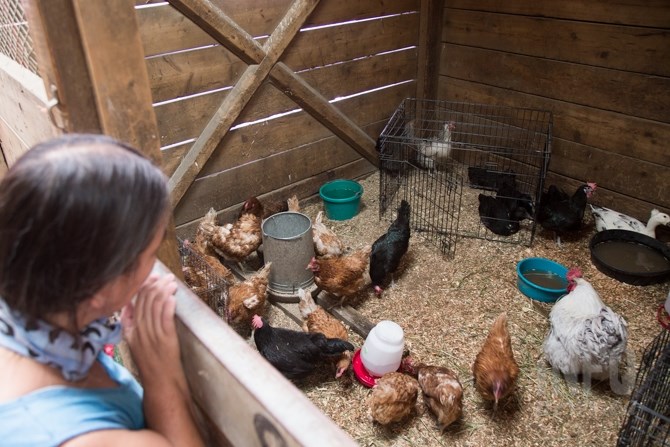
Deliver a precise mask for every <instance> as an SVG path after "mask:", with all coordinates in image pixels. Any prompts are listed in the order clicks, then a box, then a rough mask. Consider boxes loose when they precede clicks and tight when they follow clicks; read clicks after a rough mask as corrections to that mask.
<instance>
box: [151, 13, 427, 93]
mask: <svg viewBox="0 0 670 447" xmlns="http://www.w3.org/2000/svg"><path fill="white" fill-rule="evenodd" d="M417 27H418V17H417V14H408V15H402V16H393V17H388V18H384V19H379V20H372V21H367V22H361V23H351V24H347V25H342V26H337V27H332V28H323V29H317V30H313V31H309V32H305V33H300V35H299V36H297V37H296V39H294V41H293V42H292V43H291V46H290V47H289V48H288V49H287V51H286V52H285V53H284V55H283V56H282V61H283V62H284V63H286V65H288V66H290V67H291V68H293V70H294V71H300V72H303V71H304V70H308V69H311V68H314V67H323V66H329V65H333V64H337V63H341V62H343V61H344V62H346V61H351V60H354V59H361V58H364V57H366V56H370V55H376V54H379V53H384V52H388V51H394V50H397V49H400V48H407V47H411V46H416V45H417V37H418V34H417V32H416V29H417ZM260 41H261V42H262V40H260ZM333 42H347V44H346V45H333ZM415 65H416V64H415ZM147 67H148V70H149V76H150V78H151V84H152V95H153V98H154V101H163V100H167V99H171V98H175V97H178V96H182V95H189V94H194V93H200V92H204V91H207V90H210V89H215V88H224V87H227V86H231V85H233V84H234V81H235V80H237V77H239V73H240V72H241V71H242V70H243V69H244V68H246V64H244V63H243V62H242V61H240V60H239V59H238V58H237V57H236V56H234V55H233V54H232V53H231V52H230V51H228V50H227V49H225V48H224V47H221V46H214V47H208V48H202V49H198V50H195V51H185V52H180V53H173V54H169V55H165V56H160V57H154V58H149V59H148V60H147ZM301 74H302V73H301Z"/></svg>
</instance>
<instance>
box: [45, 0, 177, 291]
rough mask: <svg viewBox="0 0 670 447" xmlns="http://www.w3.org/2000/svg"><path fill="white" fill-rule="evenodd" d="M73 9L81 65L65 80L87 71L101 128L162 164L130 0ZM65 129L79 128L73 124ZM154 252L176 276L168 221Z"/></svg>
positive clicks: (96, 0)
mask: <svg viewBox="0 0 670 447" xmlns="http://www.w3.org/2000/svg"><path fill="white" fill-rule="evenodd" d="M40 3H49V2H40ZM72 10H73V11H74V13H75V14H76V18H77V20H76V23H77V28H78V32H79V35H80V37H81V48H82V50H83V53H84V56H85V59H86V66H85V67H79V68H80V69H79V71H78V72H77V73H76V74H75V76H72V79H67V80H65V79H64V82H66V83H67V82H72V83H75V84H76V82H77V79H79V78H80V77H83V78H86V76H84V72H85V73H86V74H87V75H88V76H90V78H89V79H90V84H87V85H84V87H85V88H89V89H90V94H91V95H92V96H93V97H94V98H95V108H94V109H93V110H90V109H88V110H87V113H91V114H92V115H94V116H96V117H97V118H98V119H99V126H100V129H101V131H102V133H104V134H107V135H110V136H112V137H114V138H117V139H119V140H121V141H125V142H127V143H129V144H131V145H132V146H134V147H136V148H138V149H139V150H140V151H142V152H143V153H144V154H145V155H146V156H147V157H149V158H151V159H152V160H153V161H154V162H155V163H156V164H157V165H158V166H161V153H160V140H159V136H158V125H157V123H156V116H155V114H154V111H153V107H152V101H151V89H150V86H149V76H148V74H147V69H146V64H145V63H144V52H143V49H142V42H141V41H140V33H139V28H138V24H137V18H136V16H135V5H134V2H133V1H132V0H118V1H114V2H109V1H105V0H72ZM110 18H114V20H110ZM87 96H88V95H87ZM73 124H74V123H73ZM68 130H69V131H71V132H80V131H82V129H80V128H78V127H75V126H74V125H73V126H71V127H70V128H69V129H68ZM158 256H159V258H160V259H161V260H162V261H163V262H164V263H165V264H166V265H168V266H169V267H170V269H171V270H172V271H173V272H174V274H175V275H177V276H178V277H180V278H181V274H182V273H181V261H180V259H179V252H178V250H177V238H176V232H175V229H174V222H173V221H172V220H171V221H170V223H169V225H168V234H167V237H166V238H165V240H164V241H163V243H162V244H161V247H160V249H159V253H158Z"/></svg>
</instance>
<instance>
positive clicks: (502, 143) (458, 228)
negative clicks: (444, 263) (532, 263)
mask: <svg viewBox="0 0 670 447" xmlns="http://www.w3.org/2000/svg"><path fill="white" fill-rule="evenodd" d="M551 126H552V116H551V113H550V112H548V111H542V110H533V109H524V108H513V107H504V106H493V105H485V104H475V103H463V102H449V101H434V100H417V99H412V98H407V99H405V100H404V101H403V102H402V103H401V104H400V106H399V107H398V108H397V109H396V111H395V112H394V114H393V116H392V117H391V118H390V119H389V122H388V123H387V125H386V127H385V128H384V130H383V131H382V134H381V135H380V137H379V140H378V142H377V149H378V151H379V159H380V192H379V194H380V218H387V219H390V218H392V213H391V214H388V215H387V213H388V211H389V210H391V211H392V212H393V211H395V209H396V208H397V207H398V205H399V203H400V200H402V199H406V200H407V201H408V202H409V203H410V205H411V206H412V228H413V229H414V230H415V231H420V232H426V233H428V235H429V236H430V237H431V238H432V239H434V240H436V241H437V242H438V245H439V246H440V248H441V250H442V252H443V253H444V254H446V255H454V254H455V246H456V241H457V240H458V237H475V238H482V239H489V240H496V241H501V242H508V243H516V244H523V245H531V244H532V241H533V236H534V233H535V227H536V225H535V221H534V220H527V221H523V222H522V224H521V225H520V227H519V230H518V232H516V233H515V234H512V235H509V236H500V235H497V234H495V233H493V232H491V231H490V230H488V229H487V228H486V227H485V226H484V225H483V224H482V223H481V220H480V218H479V213H478V206H479V194H483V195H495V194H496V190H497V189H498V188H499V187H500V186H501V185H502V184H503V183H504V182H507V183H510V184H512V185H514V187H515V188H516V190H517V191H519V192H520V193H523V194H526V195H528V196H529V198H530V200H531V202H532V203H537V202H538V201H539V197H540V194H541V191H542V188H543V183H544V178H545V175H546V172H547V167H548V164H549V158H550V155H551ZM447 154H448V155H447ZM533 217H534V215H533Z"/></svg>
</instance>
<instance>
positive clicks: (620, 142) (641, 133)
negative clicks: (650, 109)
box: [440, 77, 670, 167]
mask: <svg viewBox="0 0 670 447" xmlns="http://www.w3.org/2000/svg"><path fill="white" fill-rule="evenodd" d="M440 98H443V99H447V100H452V101H463V102H476V103H483V104H495V105H507V106H511V107H530V108H535V109H538V110H549V111H551V112H552V114H553V121H554V126H553V134H554V136H555V137H558V138H562V139H565V140H570V141H574V142H576V143H581V144H584V145H587V146H593V147H596V148H599V149H604V150H607V151H608V152H614V153H617V154H621V155H628V156H630V157H634V158H637V159H640V160H643V161H647V162H650V163H657V164H661V165H663V166H666V167H670V152H668V150H667V147H666V144H665V142H666V141H670V126H669V125H667V124H663V123H659V122H657V121H650V120H645V119H640V118H635V117H629V116H626V115H622V114H619V113H615V112H610V111H607V110H599V109H594V108H591V107H585V106H580V105H577V104H571V103H568V102H562V101H556V100H552V99H549V98H546V97H543V96H536V95H529V94H524V93H519V92H514V91H510V90H505V89H501V88H498V87H493V86H489V85H484V84H478V83H474V82H469V81H462V80H459V79H453V78H448V77H442V78H441V81H440Z"/></svg>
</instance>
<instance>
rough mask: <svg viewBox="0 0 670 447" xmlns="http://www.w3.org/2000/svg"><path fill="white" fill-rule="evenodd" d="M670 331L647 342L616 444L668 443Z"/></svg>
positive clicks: (669, 417)
mask: <svg viewBox="0 0 670 447" xmlns="http://www.w3.org/2000/svg"><path fill="white" fill-rule="evenodd" d="M669 435H670V332H668V331H667V330H665V329H664V330H663V332H661V333H660V334H659V335H657V336H656V338H655V339H654V340H653V341H652V342H651V343H650V344H649V346H647V348H646V350H645V352H644V355H643V357H642V363H641V364H640V369H639V370H638V372H637V377H636V379H635V389H634V390H633V393H632V395H631V399H630V402H629V403H628V411H627V413H626V420H625V421H624V423H623V425H622V427H621V430H620V431H619V439H618V442H617V446H620V447H623V446H645V447H646V446H654V447H656V446H668V445H670V440H669V439H668V436H669Z"/></svg>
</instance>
